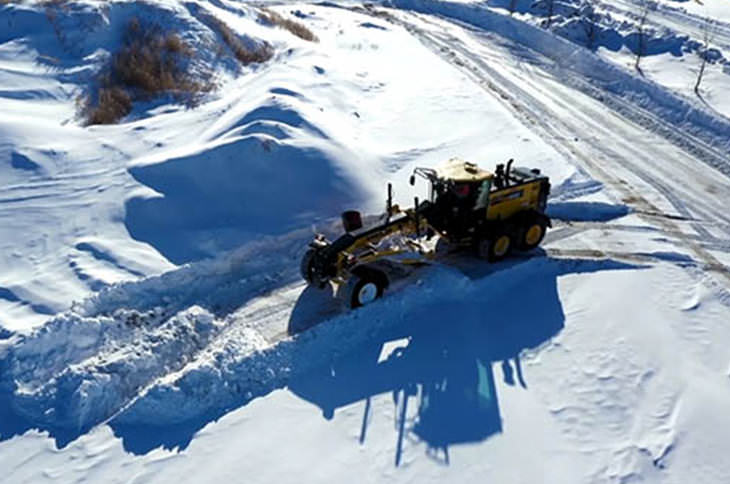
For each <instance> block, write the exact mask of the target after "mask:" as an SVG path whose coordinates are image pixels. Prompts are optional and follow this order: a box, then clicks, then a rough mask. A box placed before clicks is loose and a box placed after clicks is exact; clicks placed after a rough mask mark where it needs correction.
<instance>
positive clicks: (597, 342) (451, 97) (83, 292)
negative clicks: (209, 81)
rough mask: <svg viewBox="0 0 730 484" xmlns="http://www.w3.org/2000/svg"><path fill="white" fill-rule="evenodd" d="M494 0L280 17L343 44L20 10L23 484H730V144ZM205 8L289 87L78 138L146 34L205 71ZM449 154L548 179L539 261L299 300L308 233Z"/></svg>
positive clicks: (263, 75)
mask: <svg viewBox="0 0 730 484" xmlns="http://www.w3.org/2000/svg"><path fill="white" fill-rule="evenodd" d="M492 3H493V2H488V3H487V5H482V6H475V5H471V4H457V3H448V2H440V1H436V0H398V1H397V2H395V3H394V5H396V6H398V7H400V9H384V8H380V7H373V6H368V7H362V6H358V5H352V4H348V5H341V6H335V5H328V4H327V5H304V4H296V5H291V6H289V5H283V6H278V7H274V8H275V9H276V10H277V11H279V12H281V13H282V14H284V15H288V16H291V18H296V19H298V20H299V21H302V22H304V23H305V24H306V25H307V26H308V27H310V28H311V29H312V30H313V31H314V32H315V34H316V35H317V37H318V38H319V42H317V43H309V42H305V41H301V40H299V39H297V38H296V37H294V36H292V35H291V34H289V33H288V32H286V31H284V30H281V29H274V28H270V27H267V26H265V25H262V24H260V23H259V22H257V21H256V13H255V9H254V7H252V6H251V5H248V4H241V3H238V2H229V1H222V2H207V1H202V0H201V1H196V2H189V3H186V4H180V3H177V2H175V1H173V0H167V1H165V2H160V3H157V4H155V5H154V6H149V5H148V6H140V5H138V4H137V3H135V2H114V3H113V6H112V8H104V7H103V6H102V5H101V4H100V3H99V2H92V1H86V2H82V3H79V4H78V5H76V6H74V7H73V8H71V9H69V10H63V9H60V10H59V11H58V17H54V18H55V20H54V22H60V23H61V25H64V26H65V28H66V29H67V30H64V32H66V34H65V35H64V36H63V37H62V38H60V37H58V36H56V34H55V33H54V31H53V23H52V22H51V23H49V22H48V21H47V20H45V15H46V14H45V13H44V11H43V10H42V9H38V8H37V7H33V6H29V5H25V6H21V7H17V6H5V7H2V10H0V22H6V21H7V22H8V25H12V26H13V27H12V28H11V29H9V30H8V31H7V33H6V34H4V35H5V37H2V38H1V39H0V40H2V41H3V42H2V43H1V44H0V80H2V85H3V89H4V90H2V91H0V109H2V113H3V117H2V119H0V137H2V138H0V139H2V141H1V142H0V160H2V164H0V170H2V171H0V176H2V180H3V181H4V182H5V181H6V180H7V183H3V185H2V187H0V190H2V194H0V197H1V198H0V217H2V221H3V224H4V225H3V229H0V245H1V246H2V248H3V252H2V254H3V255H2V256H1V257H2V258H0V264H2V265H1V266H0V267H2V269H3V271H2V274H1V275H0V465H1V467H2V468H3V469H4V470H5V471H6V476H5V480H7V481H8V482H42V481H60V482H78V481H83V480H86V481H92V482H96V481H122V482H128V481H136V482H139V481H144V482H149V481H152V482H172V481H176V480H177V481H179V480H186V481H187V480H192V481H196V482H198V481H200V482H212V481H215V480H220V479H228V480H239V479H241V476H245V478H246V481H247V482H248V481H252V482H272V481H274V482H322V481H345V480H356V481H358V482H359V481H364V482H382V481H384V480H385V481H393V482H406V481H409V482H410V481H414V480H418V481H433V482H444V481H448V482H471V481H476V480H494V481H497V482H556V483H566V482H632V481H642V482H677V483H684V482H708V483H721V482H726V481H728V480H730V468H729V467H728V466H727V464H726V463H725V461H724V451H725V449H726V447H727V432H728V429H730V421H728V419H727V418H726V417H725V412H724V411H723V409H724V408H725V407H726V406H727V404H728V402H729V401H730V387H729V386H728V384H729V383H730V380H728V377H729V376H730V374H729V372H730V369H729V367H728V365H729V362H728V358H727V354H726V351H724V349H725V348H726V347H727V342H728V341H730V329H729V328H728V327H727V324H726V323H727V320H728V316H727V315H728V308H729V307H730V293H728V290H727V288H728V285H730V271H728V267H727V265H728V264H729V263H730V255H728V254H730V243H728V234H730V218H728V216H727V214H726V209H725V200H726V199H727V195H730V181H729V180H728V179H727V177H728V174H729V173H730V160H729V159H728V156H727V147H728V145H727V143H728V139H730V138H729V137H728V133H729V132H730V130H728V121H727V119H726V118H723V117H722V116H718V115H717V113H716V112H713V110H712V109H708V108H707V107H706V106H703V105H701V103H698V102H696V101H694V100H692V99H690V98H689V97H688V96H686V95H685V94H682V93H681V92H680V93H678V92H672V91H671V90H668V89H667V88H666V86H665V83H664V82H661V80H660V82H659V83H657V82H654V81H652V80H651V79H645V78H641V77H640V76H637V75H636V74H635V73H632V72H631V71H630V70H629V69H625V68H623V67H620V66H617V65H616V64H615V63H614V61H613V60H612V59H611V58H610V56H608V55H606V54H605V53H602V52H601V51H600V49H599V52H598V55H596V54H594V53H591V52H590V51H588V50H586V49H583V48H581V47H579V46H577V45H575V44H574V43H571V42H568V41H567V40H565V39H562V38H560V37H559V36H554V35H552V34H550V33H548V32H545V31H544V30H540V29H539V28H536V27H535V26H533V25H531V23H534V22H533V20H532V19H531V18H530V17H529V15H528V13H527V12H525V13H524V15H523V14H519V15H516V16H515V18H509V17H508V16H506V15H505V14H504V12H500V9H499V6H496V7H495V5H493V4H492ZM51 8H53V7H51ZM617 8H618V7H617ZM201 9H205V10H207V11H209V12H211V13H213V14H214V15H217V16H219V17H220V18H223V19H225V20H226V22H228V23H229V25H231V27H232V28H234V29H235V30H236V31H237V32H238V33H239V34H241V35H245V36H250V38H252V39H263V40H266V41H268V42H271V43H272V45H274V47H275V49H276V52H277V54H276V56H275V58H274V60H272V61H271V62H269V63H267V64H265V65H262V66H258V67H255V68H246V69H243V70H239V69H238V68H237V67H235V64H233V63H232V62H231V59H226V58H225V57H224V58H212V57H211V58H204V59H203V60H202V61H201V62H203V65H208V66H213V67H214V68H215V70H216V72H217V73H218V75H219V76H220V88H219V90H218V91H217V92H214V93H211V94H210V95H209V97H208V98H206V99H205V100H204V102H203V103H202V104H201V106H199V107H197V108H196V109H192V110H190V109H186V108H185V107H184V106H178V105H175V104H170V103H169V101H170V100H162V101H159V102H158V103H152V105H151V106H140V107H138V108H137V109H136V110H135V112H134V113H133V114H132V115H131V116H130V117H129V118H128V119H126V120H124V122H123V123H121V124H119V125H117V126H105V127H93V128H84V127H82V126H80V122H79V120H78V119H77V118H76V117H75V106H74V102H75V98H76V96H77V94H78V92H79V90H80V89H82V88H83V87H84V85H85V83H86V82H88V80H89V79H90V77H91V75H92V72H93V70H94V69H95V68H96V67H98V65H99V62H100V59H103V58H104V56H106V55H107V53H106V52H105V51H108V50H109V49H113V48H114V46H115V45H116V42H118V36H116V35H117V34H115V32H117V33H118V29H119V28H121V26H122V25H124V22H125V19H127V18H129V16H130V15H132V14H144V15H153V16H156V17H159V18H164V19H168V20H170V21H171V22H173V24H174V25H181V26H184V29H185V30H184V31H185V32H186V35H188V37H187V38H188V39H189V41H190V42H193V43H195V45H210V44H207V43H206V42H210V41H211V39H213V38H214V34H213V33H212V31H211V30H210V29H209V28H208V27H207V26H206V24H204V23H203V22H200V13H201ZM675 10H676V9H675ZM672 12H674V10H672ZM672 15H673V16H672V18H673V19H675V21H679V20H676V18H677V16H676V15H675V14H672ZM680 20H682V17H680ZM682 22H684V23H683V25H686V26H688V28H695V27H696V22H694V20H693V19H691V18H690V19H689V20H686V19H684V20H682ZM682 22H680V23H682ZM115 29H116V30H115ZM558 33H559V32H558ZM115 39H116V40H115ZM97 49H100V50H97ZM89 54H91V55H89ZM49 55H52V56H53V57H55V58H57V59H58V60H59V62H60V64H59V66H57V67H55V68H54V69H49V68H48V67H47V66H46V65H45V64H44V63H45V62H46V61H45V59H46V56H49ZM659 57H660V56H657V57H656V59H658V58H659ZM646 61H647V62H651V61H652V58H651V57H649V58H647V59H646ZM206 63H207V64H206ZM720 79H721V78H720ZM719 84H722V80H721V81H719ZM708 85H710V84H708ZM712 85H715V84H712ZM5 86H9V87H8V88H7V89H5ZM6 114H8V115H7V116H6ZM41 114H42V118H39V115H41ZM40 140H42V142H41V141H40ZM453 155H459V156H461V157H464V158H467V159H471V160H474V161H477V162H479V163H481V164H483V165H485V166H487V167H489V166H490V165H491V164H493V163H496V162H501V161H504V160H506V159H508V158H511V157H516V158H517V162H518V164H520V165H527V166H536V167H540V168H541V169H542V170H543V171H544V172H546V173H548V174H549V175H550V177H551V181H552V183H553V192H552V196H551V199H550V204H549V209H548V210H549V213H550V214H551V215H552V216H553V218H554V220H555V226H554V228H553V230H552V231H551V232H550V233H549V234H548V236H547V238H546V240H545V242H544V244H543V246H544V249H542V250H538V251H535V252H534V253H531V254H527V255H524V256H522V257H516V258H514V259H512V260H510V261H507V262H504V263H501V264H496V265H489V264H486V263H482V262H478V261H474V260H473V259H472V258H470V257H465V256H458V255H456V256H449V257H448V258H447V259H445V260H444V261H443V263H440V264H437V265H435V266H432V267H428V268H424V269H422V270H421V271H418V272H416V273H414V274H412V275H411V276H409V278H407V279H406V280H405V281H403V283H402V284H400V285H397V286H396V287H394V288H393V289H394V290H393V291H391V293H390V294H389V295H388V297H387V298H385V299H383V300H382V301H378V302H376V303H375V304H373V305H372V306H370V307H366V308H363V309H361V310H357V311H351V312H348V311H345V310H344V309H343V308H342V307H341V305H340V304H339V303H338V302H337V301H336V300H333V299H332V297H331V295H330V294H328V292H327V291H319V290H316V289H314V288H305V287H304V284H303V282H302V281H300V280H299V275H298V263H299V257H300V255H301V253H302V251H303V249H304V247H305V245H306V242H307V241H308V239H309V238H310V237H311V233H312V228H310V227H309V226H310V225H312V224H316V225H317V228H318V229H320V230H324V231H326V232H328V233H335V232H336V231H337V230H338V228H337V223H336V222H335V221H334V220H333V219H332V217H333V216H334V215H336V214H337V213H338V212H339V211H340V210H341V209H342V208H343V207H347V208H349V207H363V208H364V210H365V211H366V212H377V211H378V210H380V209H381V208H382V206H383V203H384V200H383V198H384V197H383V195H384V193H383V187H384V185H385V182H386V181H393V182H394V183H395V188H396V195H397V201H398V202H399V203H404V204H407V203H409V201H410V200H411V199H412V196H413V192H412V190H411V189H410V187H408V186H407V184H406V183H405V182H406V180H407V178H408V174H409V172H410V169H411V168H412V167H413V166H417V165H427V166H430V165H433V164H435V163H437V162H439V161H443V160H444V159H447V158H449V157H450V156H453ZM657 160H661V163H657ZM419 194H420V195H421V196H423V194H422V193H419ZM17 234H22V237H21V239H20V240H19V239H18V236H17ZM211 257H212V258H211ZM72 301H76V302H73V304H72Z"/></svg>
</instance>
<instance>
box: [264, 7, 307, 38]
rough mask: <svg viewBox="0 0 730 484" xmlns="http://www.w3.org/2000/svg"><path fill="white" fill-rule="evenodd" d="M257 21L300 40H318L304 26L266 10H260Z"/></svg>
mask: <svg viewBox="0 0 730 484" xmlns="http://www.w3.org/2000/svg"><path fill="white" fill-rule="evenodd" d="M259 20H261V21H263V22H266V23H268V24H271V25H276V26H277V27H281V28H283V29H286V30H288V31H289V32H291V33H292V34H294V35H296V36H297V37H299V38H300V39H304V40H308V41H309V42H317V41H318V40H319V39H317V36H316V35H314V34H313V33H312V31H311V30H309V29H308V28H307V27H306V26H305V25H304V24H302V23H300V22H296V21H294V20H290V19H288V18H284V17H282V16H281V15H280V14H278V13H276V12H273V11H271V10H269V9H268V8H262V9H261V13H259Z"/></svg>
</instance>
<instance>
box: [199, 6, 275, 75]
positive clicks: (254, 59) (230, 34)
mask: <svg viewBox="0 0 730 484" xmlns="http://www.w3.org/2000/svg"><path fill="white" fill-rule="evenodd" d="M205 20H206V22H207V23H208V24H209V25H210V26H211V27H212V28H214V29H215V30H217V31H218V33H219V34H220V35H221V38H222V39H223V42H225V44H226V45H227V46H228V48H229V49H231V52H233V55H234V56H235V57H236V59H238V61H239V62H240V63H241V64H243V65H249V64H253V63H262V62H266V61H268V60H269V59H271V58H272V57H273V56H274V49H273V48H272V47H271V45H269V44H268V43H266V42H263V43H261V44H259V45H257V46H255V47H254V48H249V47H248V46H246V45H245V44H244V43H243V42H242V41H241V39H240V38H239V37H238V36H237V35H236V33H235V32H234V31H233V30H231V28H230V27H229V26H228V25H227V24H226V23H225V22H224V21H222V20H221V19H219V18H217V17H214V16H212V15H206V16H205Z"/></svg>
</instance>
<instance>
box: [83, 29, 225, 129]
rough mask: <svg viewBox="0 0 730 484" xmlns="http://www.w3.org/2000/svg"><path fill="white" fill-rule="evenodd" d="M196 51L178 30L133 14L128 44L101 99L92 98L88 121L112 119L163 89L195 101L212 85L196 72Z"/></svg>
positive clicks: (103, 82) (104, 81)
mask: <svg viewBox="0 0 730 484" xmlns="http://www.w3.org/2000/svg"><path fill="white" fill-rule="evenodd" d="M192 56H193V51H192V49H190V48H189V47H188V46H187V45H186V44H185V42H183V40H182V39H181V38H180V37H179V36H178V35H177V34H175V33H171V32H166V31H164V30H163V29H162V27H160V26H159V25H156V24H151V23H143V22H140V21H139V20H138V19H136V18H134V19H132V20H131V21H130V22H129V24H128V26H127V30H126V32H125V35H124V40H123V42H122V47H121V48H120V49H119V51H118V52H117V53H116V54H114V55H113V57H112V59H111V62H110V66H109V68H108V69H107V72H105V73H104V74H103V75H101V76H100V78H99V89H98V93H97V96H96V102H92V100H91V99H87V101H86V102H85V103H84V117H85V118H86V121H87V122H88V124H110V123H115V122H117V121H119V120H120V119H121V118H123V117H124V116H126V115H128V114H129V113H130V112H131V111H132V104H133V102H134V101H138V100H148V99H151V98H154V97H155V96H159V95H162V94H170V95H172V96H174V97H175V98H176V99H178V100H181V101H184V102H187V103H189V104H194V103H195V101H196V99H197V97H198V96H199V95H200V94H202V93H203V92H206V91H208V90H210V89H211V88H212V86H211V85H210V83H207V82H200V81H198V80H196V79H195V78H194V76H193V74H192V73H191V68H190V66H191V59H192Z"/></svg>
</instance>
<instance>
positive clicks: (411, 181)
mask: <svg viewBox="0 0 730 484" xmlns="http://www.w3.org/2000/svg"><path fill="white" fill-rule="evenodd" d="M408 183H410V184H411V186H413V185H415V184H416V175H411V178H410V180H409V181H408Z"/></svg>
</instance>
